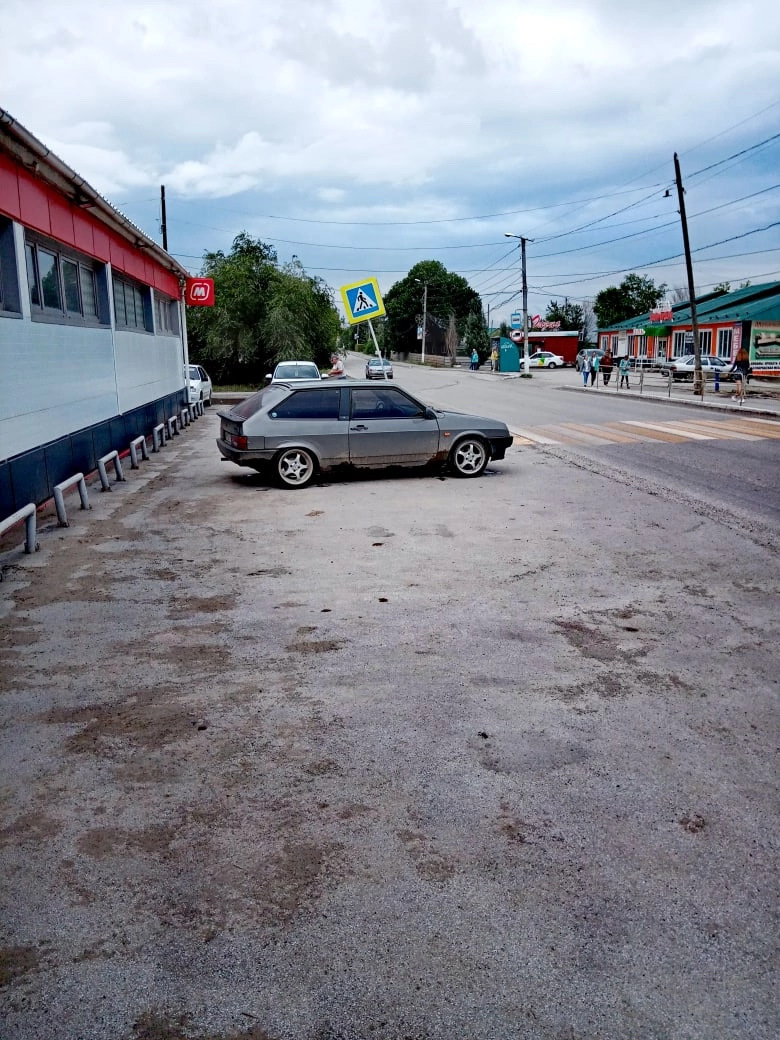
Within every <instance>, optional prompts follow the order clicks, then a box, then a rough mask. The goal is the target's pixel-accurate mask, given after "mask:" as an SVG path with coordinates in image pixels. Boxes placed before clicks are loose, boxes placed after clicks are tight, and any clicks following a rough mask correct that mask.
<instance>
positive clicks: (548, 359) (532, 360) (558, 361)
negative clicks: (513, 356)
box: [520, 350, 566, 368]
mask: <svg viewBox="0 0 780 1040" xmlns="http://www.w3.org/2000/svg"><path fill="white" fill-rule="evenodd" d="M522 360H523V359H522V358H520V361H521V362H522ZM528 364H529V366H530V367H531V368H563V367H564V366H565V365H566V362H565V361H564V360H563V358H562V357H561V355H560V354H553V353H552V352H551V351H549V350H537V351H536V353H535V354H531V356H530V357H529V358H528Z"/></svg>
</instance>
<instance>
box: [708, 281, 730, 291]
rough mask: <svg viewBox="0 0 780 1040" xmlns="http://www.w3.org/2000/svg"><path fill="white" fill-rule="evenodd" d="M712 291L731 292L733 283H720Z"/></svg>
mask: <svg viewBox="0 0 780 1040" xmlns="http://www.w3.org/2000/svg"><path fill="white" fill-rule="evenodd" d="M712 291H713V292H714V293H716V292H717V293H727V292H731V282H718V284H717V285H715V286H713V289H712Z"/></svg>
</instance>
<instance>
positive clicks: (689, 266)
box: [674, 152, 704, 394]
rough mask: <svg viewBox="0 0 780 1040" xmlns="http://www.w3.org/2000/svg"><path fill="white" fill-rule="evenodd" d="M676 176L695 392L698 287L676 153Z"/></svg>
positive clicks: (700, 385) (699, 386)
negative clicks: (688, 302)
mask: <svg viewBox="0 0 780 1040" xmlns="http://www.w3.org/2000/svg"><path fill="white" fill-rule="evenodd" d="M674 176H675V180H676V181H677V198H678V200H679V202H680V222H681V223H682V236H683V248H684V250H685V269H686V271H687V272H688V299H689V301H690V306H691V328H692V330H693V392H694V393H695V394H702V393H703V392H704V380H703V376H702V371H701V344H700V343H699V319H698V316H697V314H696V289H695V287H694V284H693V262H692V261H691V244H690V242H689V241H688V220H687V218H686V216H685V191H684V189H683V186H682V175H681V174H680V160H679V159H678V158H677V152H675V153H674Z"/></svg>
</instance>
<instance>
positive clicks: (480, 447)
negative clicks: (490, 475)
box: [449, 437, 490, 478]
mask: <svg viewBox="0 0 780 1040" xmlns="http://www.w3.org/2000/svg"><path fill="white" fill-rule="evenodd" d="M489 461H490V449H489V448H488V446H487V443H486V442H485V441H484V440H483V439H482V438H481V437H463V438H462V439H461V440H459V441H458V443H457V444H454V445H453V446H452V450H451V451H450V457H449V466H450V469H451V470H452V472H453V474H454V475H455V476H456V477H464V478H465V477H479V476H480V475H481V474H482V473H484V471H485V467H486V466H487V464H488V462H489Z"/></svg>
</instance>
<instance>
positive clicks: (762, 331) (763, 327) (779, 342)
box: [750, 321, 780, 375]
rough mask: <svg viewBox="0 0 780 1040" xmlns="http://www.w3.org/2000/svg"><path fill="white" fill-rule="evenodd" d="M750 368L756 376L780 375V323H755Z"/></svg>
mask: <svg viewBox="0 0 780 1040" xmlns="http://www.w3.org/2000/svg"><path fill="white" fill-rule="evenodd" d="M750 367H751V368H752V369H753V372H754V373H755V374H756V375H780V321H754V322H753V327H752V329H751V331H750Z"/></svg>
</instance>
